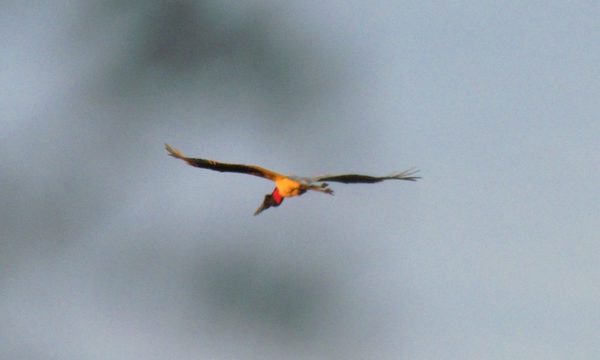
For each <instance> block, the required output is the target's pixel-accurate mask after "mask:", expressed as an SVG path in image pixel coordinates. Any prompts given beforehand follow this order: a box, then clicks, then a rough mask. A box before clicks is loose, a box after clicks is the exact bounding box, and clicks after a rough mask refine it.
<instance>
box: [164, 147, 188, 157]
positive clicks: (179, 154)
mask: <svg viewBox="0 0 600 360" xmlns="http://www.w3.org/2000/svg"><path fill="white" fill-rule="evenodd" d="M165 150H167V152H168V153H169V155H170V156H172V157H174V158H177V159H185V156H184V155H183V153H182V152H181V151H179V150H177V149H175V148H174V147H172V146H171V145H169V144H165Z"/></svg>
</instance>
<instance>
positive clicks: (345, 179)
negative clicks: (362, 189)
mask: <svg viewBox="0 0 600 360" xmlns="http://www.w3.org/2000/svg"><path fill="white" fill-rule="evenodd" d="M418 172H419V170H417V169H414V168H411V169H408V170H406V171H403V172H401V173H398V174H392V175H389V176H369V175H360V174H345V175H325V176H319V177H316V178H312V179H311V180H312V181H333V182H340V183H344V184H356V183H362V184H374V183H378V182H381V181H384V180H407V181H417V179H420V178H421V177H420V176H414V175H415V174H416V173H418Z"/></svg>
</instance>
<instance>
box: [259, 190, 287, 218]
mask: <svg viewBox="0 0 600 360" xmlns="http://www.w3.org/2000/svg"><path fill="white" fill-rule="evenodd" d="M282 202H283V197H281V195H279V191H277V188H275V190H274V191H273V193H272V194H267V195H265V199H264V200H263V203H262V204H261V205H260V206H259V207H258V209H256V211H255V212H254V216H256V215H258V214H260V213H261V212H263V211H264V210H267V209H268V208H270V207H277V206H279V205H281V203H282Z"/></svg>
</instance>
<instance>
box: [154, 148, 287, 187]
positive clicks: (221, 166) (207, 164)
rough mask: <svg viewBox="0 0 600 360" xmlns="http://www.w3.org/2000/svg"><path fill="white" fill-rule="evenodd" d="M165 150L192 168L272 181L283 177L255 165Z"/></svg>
mask: <svg viewBox="0 0 600 360" xmlns="http://www.w3.org/2000/svg"><path fill="white" fill-rule="evenodd" d="M165 149H166V150H167V151H168V152H169V155H171V156H172V157H174V158H177V159H181V160H183V161H185V162H187V163H188V164H190V165H192V166H195V167H199V168H203V169H210V170H215V171H220V172H234V173H241V174H248V175H254V176H260V177H262V178H265V179H269V180H272V181H275V180H276V179H278V178H280V177H283V175H281V174H278V173H276V172H274V171H271V170H268V169H265V168H262V167H260V166H256V165H242V164H226V163H221V162H217V161H214V160H205V159H195V158H189V157H187V156H185V155H183V153H181V151H179V150H177V149H175V148H173V147H171V146H170V145H169V144H165Z"/></svg>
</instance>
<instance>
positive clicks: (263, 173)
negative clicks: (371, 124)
mask: <svg viewBox="0 0 600 360" xmlns="http://www.w3.org/2000/svg"><path fill="white" fill-rule="evenodd" d="M165 149H166V150H167V152H168V153H169V155H171V156H172V157H174V158H177V159H181V160H183V161H185V162H187V163H188V164H189V165H191V166H195V167H199V168H203V169H210V170H215V171H220V172H234V173H241V174H248V175H254V176H259V177H262V178H265V179H267V180H271V181H273V182H274V183H275V189H274V190H273V192H272V193H271V194H267V195H265V198H264V200H263V203H262V204H261V205H260V206H259V207H258V209H256V212H255V213H254V215H258V214H260V213H261V212H263V211H264V210H266V209H268V208H270V207H277V206H279V205H281V203H282V202H283V199H285V198H288V197H294V196H300V195H302V194H304V193H305V192H306V191H308V190H313V191H318V192H322V193H325V194H329V195H333V190H331V189H330V188H329V185H328V184H327V183H326V182H325V181H333V182H339V183H344V184H356V183H363V184H374V183H378V182H381V181H384V180H407V181H417V179H420V178H421V177H420V176H415V174H416V173H417V172H418V170H417V169H415V168H411V169H408V170H406V171H403V172H400V173H396V174H392V175H389V176H379V177H378V176H369V175H360V174H343V175H324V176H317V177H313V178H301V177H295V176H288V175H283V174H279V173H276V172H274V171H271V170H268V169H265V168H262V167H260V166H256V165H242V164H226V163H222V162H217V161H214V160H206V159H198V158H190V157H187V156H185V155H183V153H182V152H181V151H179V150H177V149H175V148H173V147H171V146H170V145H169V144H165Z"/></svg>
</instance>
